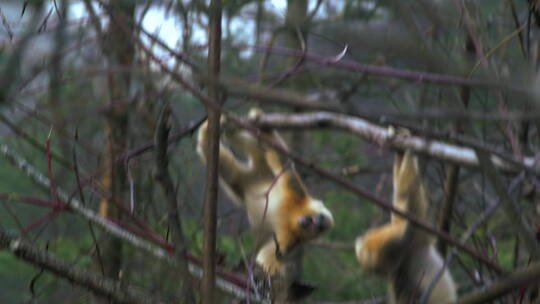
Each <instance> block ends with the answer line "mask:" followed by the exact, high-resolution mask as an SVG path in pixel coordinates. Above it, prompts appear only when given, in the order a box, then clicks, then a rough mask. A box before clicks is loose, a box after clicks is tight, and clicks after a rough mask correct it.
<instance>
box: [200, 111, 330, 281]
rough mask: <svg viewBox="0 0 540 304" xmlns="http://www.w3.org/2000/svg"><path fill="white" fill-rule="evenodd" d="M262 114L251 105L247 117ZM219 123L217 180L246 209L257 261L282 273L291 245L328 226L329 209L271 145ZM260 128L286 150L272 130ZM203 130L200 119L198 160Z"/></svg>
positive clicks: (203, 152)
mask: <svg viewBox="0 0 540 304" xmlns="http://www.w3.org/2000/svg"><path fill="white" fill-rule="evenodd" d="M262 114H263V112H262V111H261V110H260V109H256V108H255V109H251V110H250V112H249V115H248V117H249V118H250V119H253V120H255V119H257V117H260V116H261V115H262ZM221 125H222V129H223V136H222V138H221V140H220V143H219V144H220V147H219V179H220V184H221V186H222V187H223V189H224V190H225V192H226V194H227V195H228V196H229V197H230V198H231V199H232V200H233V201H234V202H235V203H237V204H238V205H240V206H242V207H244V208H245V209H246V211H247V215H248V219H249V222H250V224H251V226H252V227H253V228H254V229H255V231H257V232H258V233H259V232H260V233H262V236H263V240H264V242H265V245H263V247H262V248H261V249H260V250H259V252H258V254H257V258H256V261H257V263H258V264H259V265H260V266H262V268H263V269H264V270H265V271H266V272H267V273H268V274H269V275H275V274H283V272H284V262H285V261H286V260H287V257H289V256H292V255H293V254H292V252H293V251H295V249H298V248H300V247H301V246H302V245H303V244H304V243H306V242H307V241H310V240H312V239H314V238H316V237H317V236H319V235H321V233H323V232H324V231H326V230H328V229H330V228H331V227H332V226H333V225H334V219H333V217H332V214H331V213H330V211H329V210H328V209H327V208H326V207H325V206H324V204H323V202H322V201H320V200H318V199H315V198H313V197H311V196H310V195H309V193H308V192H307V190H306V188H305V186H304V184H303V183H302V181H301V179H300V176H299V175H298V173H297V172H296V170H295V168H294V165H293V164H292V163H290V162H289V161H288V160H287V159H286V158H284V157H283V156H282V155H280V154H279V153H278V152H277V151H276V150H275V149H273V148H272V147H270V146H268V145H267V144H265V143H263V142H260V141H259V140H258V139H257V138H256V137H255V136H253V135H252V134H251V133H250V132H248V131H247V130H244V129H239V128H237V127H236V126H234V125H233V124H231V123H230V122H228V121H227V119H226V118H225V119H222V121H221ZM263 133H264V134H265V135H267V136H269V137H270V138H272V139H273V140H274V141H275V142H276V143H278V144H279V145H280V146H282V147H283V148H285V149H287V145H286V144H285V141H284V140H283V139H282V138H281V136H280V135H279V134H278V133H277V132H276V131H271V132H263ZM207 135H208V134H207V122H204V123H203V125H202V126H201V127H200V129H199V132H198V138H197V152H198V154H199V156H200V157H201V159H202V160H203V162H206V159H207V153H208V140H209V138H208V136H207ZM233 150H234V151H237V152H239V154H241V155H242V156H243V159H241V158H239V157H237V154H235V153H234V152H233Z"/></svg>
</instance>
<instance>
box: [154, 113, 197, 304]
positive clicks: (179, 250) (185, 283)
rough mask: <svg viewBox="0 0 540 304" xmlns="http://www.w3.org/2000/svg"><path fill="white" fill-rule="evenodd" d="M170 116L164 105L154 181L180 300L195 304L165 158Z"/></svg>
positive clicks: (183, 238)
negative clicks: (162, 201)
mask: <svg viewBox="0 0 540 304" xmlns="http://www.w3.org/2000/svg"><path fill="white" fill-rule="evenodd" d="M170 115H171V108H170V106H169V105H168V104H166V105H165V106H164V107H163V110H162V111H161V114H160V116H159V119H158V123H157V128H156V134H155V139H154V140H155V147H156V153H155V159H156V180H157V181H158V182H159V184H160V185H161V188H162V190H163V193H164V194H165V197H166V198H167V204H168V216H169V225H170V227H171V231H172V235H173V238H174V239H175V241H176V242H175V243H176V246H175V251H174V253H175V257H176V259H177V261H178V264H179V266H180V272H181V273H180V276H181V278H182V282H181V283H182V288H181V292H180V298H181V299H183V300H184V301H185V302H186V303H195V298H194V296H193V292H192V289H191V284H190V283H191V278H190V276H189V270H188V263H187V260H186V257H185V253H186V249H187V248H186V244H187V243H186V240H185V237H184V232H183V229H182V222H181V221H180V217H179V212H178V204H177V201H176V191H175V188H174V183H173V181H172V178H171V175H170V174H169V169H168V164H169V158H168V156H167V146H168V138H169V131H170V127H169V118H170Z"/></svg>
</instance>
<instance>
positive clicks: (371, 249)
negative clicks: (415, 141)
mask: <svg viewBox="0 0 540 304" xmlns="http://www.w3.org/2000/svg"><path fill="white" fill-rule="evenodd" d="M393 170H394V172H393V184H394V195H393V205H394V207H396V208H397V209H399V210H402V211H405V212H409V213H411V214H413V215H414V216H416V217H417V218H419V219H425V218H426V217H427V207H428V197H427V194H426V191H425V189H424V185H423V183H422V181H421V178H420V176H419V169H418V160H417V158H416V157H415V156H414V155H413V154H412V152H411V151H406V152H405V154H396V156H395V160H394V169H393ZM356 257H357V258H358V261H359V262H360V264H361V265H362V267H363V268H364V269H366V270H368V271H371V272H374V273H377V274H379V275H382V276H384V277H386V279H387V280H388V291H389V301H390V303H393V304H396V303H415V302H416V300H417V299H418V298H420V297H421V296H422V294H423V293H424V292H425V291H426V289H427V288H428V287H429V285H430V284H431V282H432V281H433V280H434V279H435V278H436V277H437V274H438V273H439V272H440V271H441V269H442V267H443V264H444V261H443V259H442V258H441V256H440V255H439V253H438V252H437V250H436V248H435V246H434V239H433V237H432V236H431V235H429V234H428V233H427V232H425V231H423V230H421V229H419V228H417V227H415V226H414V225H412V224H410V223H409V222H408V221H407V220H406V219H404V218H402V217H401V216H398V215H395V214H392V218H391V220H390V223H388V224H386V225H384V226H382V227H379V228H373V229H370V230H368V231H367V233H365V234H364V235H363V236H362V237H359V238H358V239H357V240H356ZM456 300H457V295H456V287H455V285H454V281H453V279H452V276H451V275H450V272H449V271H448V269H445V270H444V272H443V274H442V276H441V277H440V278H439V279H438V281H437V283H436V284H435V285H434V287H433V289H432V291H431V294H430V296H429V298H428V299H427V303H428V304H439V303H450V302H455V301H456Z"/></svg>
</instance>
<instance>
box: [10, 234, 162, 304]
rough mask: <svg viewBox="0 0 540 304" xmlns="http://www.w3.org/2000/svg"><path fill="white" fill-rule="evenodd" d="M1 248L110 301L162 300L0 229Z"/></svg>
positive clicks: (156, 301) (149, 301) (143, 301)
mask: <svg viewBox="0 0 540 304" xmlns="http://www.w3.org/2000/svg"><path fill="white" fill-rule="evenodd" d="M2 248H6V249H7V250H9V251H11V253H13V254H14V255H15V256H16V257H18V258H19V259H22V260H24V261H26V262H29V263H31V264H33V265H35V266H38V267H41V268H43V269H45V270H47V271H50V272H52V273H54V274H55V275H57V276H59V277H62V278H65V279H67V280H69V281H70V282H71V283H74V284H77V285H79V286H81V287H84V288H88V289H89V290H91V291H92V292H94V293H96V294H99V295H101V296H104V297H107V298H110V299H111V300H112V302H113V303H126V304H128V303H148V304H150V303H164V302H161V301H159V300H157V299H155V298H151V297H150V296H148V295H146V294H144V293H143V292H141V291H139V290H137V289H135V288H132V287H130V286H126V284H125V283H120V282H119V281H116V280H112V279H110V278H107V277H105V276H102V275H99V274H96V273H92V272H89V271H88V270H87V269H79V268H77V267H74V266H73V265H72V264H70V263H68V262H66V261H64V260H62V259H59V258H58V257H56V256H54V255H53V254H51V253H48V252H47V251H45V250H42V249H39V248H36V247H34V246H32V245H30V244H29V243H28V242H26V241H24V240H21V239H19V238H16V237H13V236H9V235H8V234H6V233H5V232H4V231H2V230H0V249H2Z"/></svg>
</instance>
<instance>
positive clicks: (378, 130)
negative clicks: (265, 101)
mask: <svg viewBox="0 0 540 304" xmlns="http://www.w3.org/2000/svg"><path fill="white" fill-rule="evenodd" d="M255 124H256V125H258V126H260V127H266V128H289V129H292V128H317V127H332V128H336V129H340V130H344V131H348V132H350V133H353V134H355V135H357V136H359V137H361V138H363V139H364V140H367V141H370V142H374V143H381V144H384V145H387V146H389V147H391V148H394V149H398V150H406V149H411V150H412V151H414V152H416V153H422V154H427V155H429V156H431V157H434V158H438V159H442V160H446V161H450V162H453V163H455V164H459V165H464V166H469V167H471V166H472V167H478V166H479V162H478V158H477V156H476V153H475V152H474V149H471V148H468V147H464V146H458V145H453V144H449V143H446V142H443V141H439V140H428V139H425V138H422V137H418V136H395V135H394V133H393V132H392V130H390V129H389V128H385V127H382V126H379V125H376V124H374V123H371V122H369V121H367V120H365V119H361V118H357V117H352V116H348V115H343V114H337V113H329V112H314V113H302V114H265V115H263V116H261V117H260V118H258V119H257V121H256V122H255ZM492 154H493V153H492ZM491 160H492V161H493V163H494V165H495V166H496V167H497V168H498V169H500V170H503V171H506V172H516V171H518V170H519V169H521V168H526V169H527V170H528V171H531V172H533V173H534V174H537V175H540V166H538V164H537V162H536V160H535V159H534V158H532V157H525V158H524V159H523V161H518V160H514V159H512V158H511V157H510V156H509V157H508V158H505V159H503V158H502V157H500V156H499V155H491Z"/></svg>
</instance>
